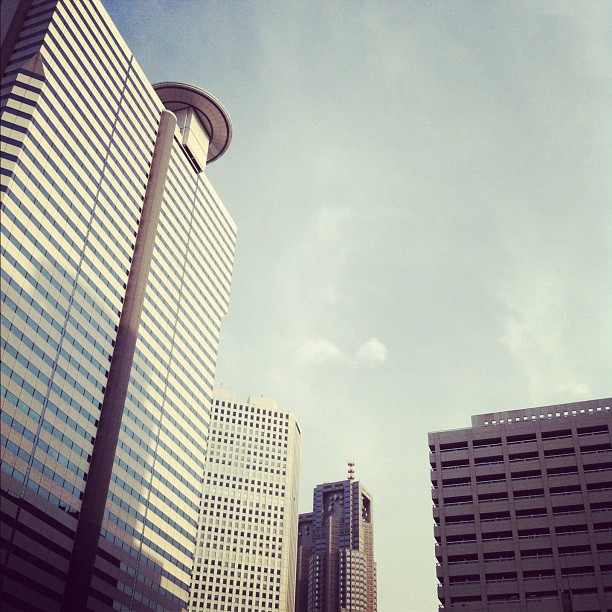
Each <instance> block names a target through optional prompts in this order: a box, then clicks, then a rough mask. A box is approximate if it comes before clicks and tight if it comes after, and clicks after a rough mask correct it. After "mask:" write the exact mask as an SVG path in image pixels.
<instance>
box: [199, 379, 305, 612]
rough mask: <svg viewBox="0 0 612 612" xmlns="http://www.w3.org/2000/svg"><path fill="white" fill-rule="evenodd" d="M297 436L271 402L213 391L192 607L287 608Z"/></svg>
mask: <svg viewBox="0 0 612 612" xmlns="http://www.w3.org/2000/svg"><path fill="white" fill-rule="evenodd" d="M301 437H302V434H301V432H300V428H299V425H298V423H297V421H296V420H295V416H294V415H292V414H291V413H288V412H285V411H284V410H280V409H279V408H278V406H277V405H276V402H275V401H273V400H270V399H266V398H263V397H257V396H251V397H249V399H248V400H247V402H245V403H242V402H237V401H236V394H235V393H233V392H230V391H225V390H221V389H218V390H216V391H215V395H214V403H213V406H212V411H211V421H210V440H209V445H208V451H207V455H206V469H205V474H204V495H203V498H202V510H201V513H200V522H199V526H198V541H197V548H196V560H195V564H194V573H193V577H192V583H191V587H192V588H191V598H190V605H189V609H190V610H191V611H192V612H196V611H197V610H201V609H205V610H227V611H229V610H231V611H233V612H251V611H253V610H257V611H258V612H259V611H261V612H263V611H264V610H280V611H281V612H292V611H293V609H294V598H295V561H296V547H297V518H298V493H299V471H300V451H301Z"/></svg>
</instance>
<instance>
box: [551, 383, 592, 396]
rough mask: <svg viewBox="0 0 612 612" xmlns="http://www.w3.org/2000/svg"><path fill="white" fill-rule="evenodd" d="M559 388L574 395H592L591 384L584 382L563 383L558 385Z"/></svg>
mask: <svg viewBox="0 0 612 612" xmlns="http://www.w3.org/2000/svg"><path fill="white" fill-rule="evenodd" d="M557 388H558V389H559V391H563V392H564V393H569V395H571V396H573V397H590V395H591V390H590V389H589V386H588V385H586V384H584V383H563V384H560V385H557Z"/></svg>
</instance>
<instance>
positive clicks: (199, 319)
mask: <svg viewBox="0 0 612 612" xmlns="http://www.w3.org/2000/svg"><path fill="white" fill-rule="evenodd" d="M7 20H8V24H9V25H8V26H7V25H6V24H7ZM2 21H3V29H2V52H3V72H2V82H1V110H2V119H1V120H2V149H1V152H2V175H1V179H2V182H1V190H2V191H1V198H2V240H1V243H2V286H1V288H2V327H1V330H2V348H1V350H2V353H1V359H2V381H1V382H2V391H1V393H2V398H1V399H2V413H1V414H2V438H1V447H0V448H1V453H2V490H1V493H2V523H3V530H2V542H1V543H2V553H1V558H0V563H1V566H2V567H1V569H2V578H1V580H2V595H1V597H0V599H1V600H2V602H3V604H4V605H7V606H9V607H10V606H12V607H13V608H14V609H27V610H38V609H41V610H58V609H60V608H61V606H62V598H64V603H63V606H64V609H65V610H66V609H70V603H67V601H68V602H69V601H70V600H66V599H65V597H66V595H64V591H65V588H66V584H67V583H68V584H69V583H70V579H69V578H68V577H69V576H70V575H72V581H73V583H78V582H81V581H82V579H83V575H82V573H79V572H80V571H81V570H82V566H81V564H80V562H79V561H78V560H79V557H78V555H76V554H75V550H77V548H78V546H75V541H76V542H77V544H78V542H79V541H81V542H87V541H88V540H87V536H88V535H89V537H90V538H91V534H92V532H93V533H94V535H95V538H96V539H97V537H98V535H100V536H101V537H100V538H99V542H97V550H96V554H95V560H94V567H93V568H92V570H91V572H90V574H91V575H92V577H91V586H90V588H88V589H87V596H88V601H87V607H89V608H90V609H93V610H102V609H117V610H129V609H138V610H141V609H154V610H182V609H184V608H186V605H187V601H188V592H189V581H190V574H191V569H192V561H193V553H194V546H195V534H196V530H197V524H198V514H199V504H200V497H201V482H202V474H203V471H204V460H203V457H204V451H205V446H206V440H207V433H208V424H209V413H210V404H211V400H212V385H213V380H214V372H215V364H216V355H217V349H218V343H219V333H220V324H221V320H222V318H223V316H224V315H225V314H226V312H227V308H228V300H229V291H230V283H231V274H232V262H233V253H234V246H235V238H236V228H235V225H234V222H233V220H232V219H231V217H230V215H229V214H228V212H227V210H226V209H225V207H224V206H223V204H222V203H221V201H220V200H219V198H218V196H217V195H216V193H215V191H214V189H213V188H212V186H211V184H210V183H209V181H208V179H207V177H206V176H205V174H204V173H203V172H202V170H203V169H204V166H205V164H206V162H207V161H208V162H210V161H212V160H214V159H216V158H217V157H218V156H220V155H221V154H222V153H223V152H224V150H225V149H226V148H227V146H228V144H229V141H230V139H231V123H230V121H229V117H228V116H227V113H226V112H225V110H224V109H223V107H222V106H221V105H220V104H219V103H218V102H217V101H216V100H215V99H214V98H213V97H212V96H210V95H208V94H206V93H205V92H203V91H202V90H198V89H197V88H194V87H191V86H187V85H183V84H179V83H163V84H160V85H159V86H156V88H157V91H156V89H155V88H154V87H153V86H152V85H151V84H150V83H149V82H148V80H147V78H146V76H145V75H144V74H143V72H142V70H141V69H140V67H139V66H138V63H137V62H136V60H135V58H134V56H133V55H132V53H131V52H130V50H129V48H128V47H127V45H126V44H125V42H124V41H123V40H122V38H121V36H120V34H119V33H118V31H117V29H116V28H115V26H114V25H113V23H112V22H111V20H110V18H109V17H108V15H107V13H106V12H105V10H104V8H103V7H102V5H101V4H100V3H99V2H98V1H97V0H87V1H84V0H31V1H28V0H21V1H19V2H11V1H10V0H8V2H3V4H2ZM162 100H163V102H162ZM168 109H170V110H171V111H172V113H171V112H169V111H168ZM177 118H178V125H177ZM123 398H124V399H123ZM105 423H106V425H105ZM109 423H110V425H109ZM113 432H114V433H113ZM94 448H95V449H96V450H95V452H94ZM109 458H110V459H109ZM102 473H107V476H105V477H102V476H100V475H98V474H102ZM93 474H95V476H94V475H93ZM88 476H89V478H88ZM109 479H110V484H109V485H108V489H107V488H106V487H107V484H106V483H105V482H104V481H105V480H106V481H107V482H108V480H109ZM86 489H87V490H86ZM87 498H89V499H90V502H89V508H90V509H86V508H84V506H83V505H84V504H86V503H87ZM96 500H97V501H96ZM100 500H102V501H101V502H100ZM98 512H99V513H100V521H101V525H99V528H97V527H96V524H97V523H96V521H97V519H96V518H95V517H94V515H96V514H97V513H98ZM102 513H103V514H102ZM96 529H97V533H96ZM79 531H81V532H83V533H84V534H85V536H84V537H85V539H84V540H80V539H79V538H80V537H81V536H80V535H77V533H78V532H79ZM75 538H76V540H75ZM89 541H90V540H89ZM81 548H83V547H82V546H81ZM85 548H86V547H85ZM71 558H72V566H71ZM75 566H77V567H75Z"/></svg>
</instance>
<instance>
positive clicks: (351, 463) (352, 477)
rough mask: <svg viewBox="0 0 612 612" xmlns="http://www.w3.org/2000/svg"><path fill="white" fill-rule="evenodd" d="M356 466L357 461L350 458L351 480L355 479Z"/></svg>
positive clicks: (349, 477) (349, 470)
mask: <svg viewBox="0 0 612 612" xmlns="http://www.w3.org/2000/svg"><path fill="white" fill-rule="evenodd" d="M354 467H355V462H354V461H353V460H352V459H349V461H348V479H349V480H350V481H351V482H352V481H353V480H355V470H354V469H353V468H354Z"/></svg>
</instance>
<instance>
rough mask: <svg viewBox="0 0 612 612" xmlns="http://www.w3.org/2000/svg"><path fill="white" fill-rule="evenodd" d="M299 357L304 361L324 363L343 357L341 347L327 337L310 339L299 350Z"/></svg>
mask: <svg viewBox="0 0 612 612" xmlns="http://www.w3.org/2000/svg"><path fill="white" fill-rule="evenodd" d="M297 356H298V359H299V360H300V361H301V362H302V363H324V362H326V361H334V360H337V359H341V358H342V352H341V351H340V349H339V348H338V347H337V346H336V345H335V344H334V343H333V342H330V341H329V340H326V339H325V338H317V339H316V340H309V341H308V342H306V343H305V344H303V345H302V346H301V347H300V348H299V349H298V350H297Z"/></svg>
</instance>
